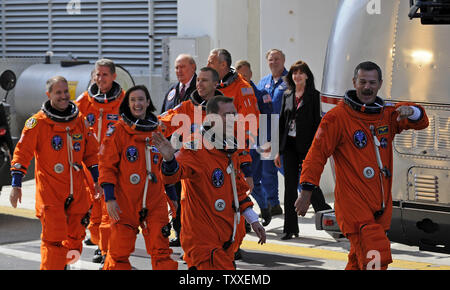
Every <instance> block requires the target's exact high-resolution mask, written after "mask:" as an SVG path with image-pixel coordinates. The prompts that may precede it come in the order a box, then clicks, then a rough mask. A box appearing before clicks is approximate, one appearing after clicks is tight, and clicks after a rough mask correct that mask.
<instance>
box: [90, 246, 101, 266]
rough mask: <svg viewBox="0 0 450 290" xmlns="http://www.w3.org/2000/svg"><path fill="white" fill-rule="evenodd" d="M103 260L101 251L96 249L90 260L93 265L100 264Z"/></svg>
mask: <svg viewBox="0 0 450 290" xmlns="http://www.w3.org/2000/svg"><path fill="white" fill-rule="evenodd" d="M102 260H103V256H102V251H101V250H100V248H97V250H95V252H94V257H93V258H92V262H93V263H101V262H102Z"/></svg>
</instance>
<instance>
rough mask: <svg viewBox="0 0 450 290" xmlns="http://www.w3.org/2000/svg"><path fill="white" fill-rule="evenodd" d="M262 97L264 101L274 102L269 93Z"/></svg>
mask: <svg viewBox="0 0 450 290" xmlns="http://www.w3.org/2000/svg"><path fill="white" fill-rule="evenodd" d="M262 99H263V102H264V103H270V102H272V98H271V97H270V95H269V94H265V95H264V96H263V97H262Z"/></svg>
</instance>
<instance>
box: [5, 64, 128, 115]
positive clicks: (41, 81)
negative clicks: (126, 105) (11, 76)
mask: <svg viewBox="0 0 450 290" xmlns="http://www.w3.org/2000/svg"><path fill="white" fill-rule="evenodd" d="M93 69H94V64H80V65H71V66H62V65H61V64H34V65H31V66H30V67H28V68H27V69H26V70H24V71H23V72H22V74H21V75H20V76H19V78H18V79H17V85H16V88H15V96H14V99H15V109H16V118H17V120H18V121H19V122H20V121H23V120H26V119H27V118H29V117H30V116H31V115H33V114H34V113H36V112H37V111H39V109H40V108H41V106H42V103H44V101H45V100H47V95H46V94H45V92H46V89H45V83H46V82H47V80H48V79H50V78H51V77H54V76H58V75H59V76H63V77H64V78H66V79H67V81H68V82H69V92H70V98H71V99H72V100H74V99H76V98H77V97H78V96H79V95H81V94H82V93H83V92H85V91H86V90H87V88H88V86H89V84H90V80H91V72H92V70H93ZM116 73H117V78H116V81H117V82H118V83H119V84H120V85H121V87H122V88H123V89H124V90H127V89H129V88H130V87H132V86H134V81H133V78H132V77H131V75H130V74H129V73H128V72H127V71H126V70H125V69H123V68H122V67H120V66H116Z"/></svg>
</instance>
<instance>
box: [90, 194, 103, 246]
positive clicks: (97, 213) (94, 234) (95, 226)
mask: <svg viewBox="0 0 450 290" xmlns="http://www.w3.org/2000/svg"><path fill="white" fill-rule="evenodd" d="M101 221H102V202H101V199H97V200H93V201H92V210H91V218H90V222H89V225H88V230H89V232H90V233H91V241H92V242H93V243H94V244H96V245H98V244H99V240H100V229H99V227H100V223H101Z"/></svg>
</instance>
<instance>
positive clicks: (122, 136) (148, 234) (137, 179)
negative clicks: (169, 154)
mask: <svg viewBox="0 0 450 290" xmlns="http://www.w3.org/2000/svg"><path fill="white" fill-rule="evenodd" d="M124 102H128V101H127V100H124ZM152 117H153V119H152V121H153V123H152V122H150V124H147V125H145V126H141V125H139V124H137V125H136V124H135V123H134V122H130V121H126V120H125V118H126V117H124V119H121V120H120V121H119V122H118V123H117V124H116V125H115V126H114V127H112V128H110V129H109V132H108V133H107V136H106V138H105V140H104V142H103V144H102V145H101V149H100V154H99V168H100V177H99V182H100V184H101V185H102V186H103V188H104V189H105V199H106V201H108V200H109V199H111V198H113V199H116V201H117V203H118V205H119V207H120V210H121V213H120V220H119V221H118V222H115V223H112V225H111V238H110V244H109V250H108V254H107V256H106V260H105V265H104V268H103V269H104V270H131V264H130V262H129V256H130V254H131V253H133V251H134V247H135V242H136V235H137V234H138V233H139V229H138V228H139V227H141V229H142V234H143V236H144V239H145V245H146V248H147V252H148V254H150V256H151V261H152V269H154V270H176V269H177V268H178V263H177V262H176V261H173V260H172V259H171V257H170V255H171V254H172V249H170V248H169V239H168V235H169V234H170V228H169V229H168V230H167V228H166V231H164V229H163V228H165V227H167V226H168V224H169V212H168V209H167V204H168V197H167V196H166V194H165V191H164V184H163V179H162V177H161V170H160V167H161V162H162V157H161V155H160V153H159V152H158V150H157V149H156V147H154V146H153V145H152V141H151V140H152V132H154V131H156V130H160V129H159V127H158V126H157V118H156V116H154V115H152ZM127 120H129V119H127ZM147 179H148V180H147ZM146 182H147V184H146ZM108 184H109V185H112V186H113V195H112V196H110V195H111V194H108V190H107V189H106V187H105V185H106V186H108ZM145 190H147V191H146V193H144V191H145ZM144 211H145V212H146V214H144Z"/></svg>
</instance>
